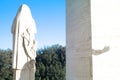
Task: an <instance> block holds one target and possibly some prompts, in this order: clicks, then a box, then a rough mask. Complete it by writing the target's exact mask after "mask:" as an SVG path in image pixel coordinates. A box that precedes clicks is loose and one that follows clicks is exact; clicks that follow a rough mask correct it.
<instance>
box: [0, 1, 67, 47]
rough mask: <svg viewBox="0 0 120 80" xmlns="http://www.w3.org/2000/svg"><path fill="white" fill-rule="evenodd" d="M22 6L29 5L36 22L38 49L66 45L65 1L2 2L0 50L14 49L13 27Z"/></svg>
mask: <svg viewBox="0 0 120 80" xmlns="http://www.w3.org/2000/svg"><path fill="white" fill-rule="evenodd" d="M21 4H27V5H28V6H29V7H30V9H31V12H32V16H33V18H34V19H35V21H36V27H37V34H36V39H37V43H38V44H37V48H43V47H45V46H51V45H53V44H60V45H63V46H64V45H65V17H66V15H65V11H66V10H65V4H66V3H65V0H1V1H0V48H1V49H7V48H10V49H12V34H11V26H12V22H13V19H14V17H15V15H16V13H17V11H18V8H19V7H20V5H21Z"/></svg>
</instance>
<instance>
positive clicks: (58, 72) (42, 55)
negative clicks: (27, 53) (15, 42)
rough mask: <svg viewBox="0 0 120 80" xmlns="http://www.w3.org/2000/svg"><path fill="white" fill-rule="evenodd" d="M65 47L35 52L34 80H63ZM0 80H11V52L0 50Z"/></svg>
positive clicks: (54, 47) (47, 48)
mask: <svg viewBox="0 0 120 80" xmlns="http://www.w3.org/2000/svg"><path fill="white" fill-rule="evenodd" d="M65 66H66V59H65V47H62V46H60V45H53V46H51V47H46V48H44V49H39V50H37V57H36V73H35V80H65V71H66V70H65ZM0 80H13V72H12V50H10V49H7V50H0Z"/></svg>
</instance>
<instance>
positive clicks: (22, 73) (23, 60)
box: [12, 4, 36, 80]
mask: <svg viewBox="0 0 120 80" xmlns="http://www.w3.org/2000/svg"><path fill="white" fill-rule="evenodd" d="M35 33H36V25H35V21H34V19H33V18H32V15H31V11H30V9H29V7H28V6H27V5H25V4H23V5H21V7H20V8H19V10H18V13H17V15H16V17H15V19H14V21H13V25H12V34H13V70H14V75H13V78H14V79H13V80H34V75H35V58H36V47H35V46H36V41H35Z"/></svg>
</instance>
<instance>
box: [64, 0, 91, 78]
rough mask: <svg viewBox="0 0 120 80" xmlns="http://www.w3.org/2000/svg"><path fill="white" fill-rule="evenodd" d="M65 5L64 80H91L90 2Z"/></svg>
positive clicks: (71, 1) (76, 0)
mask: <svg viewBox="0 0 120 80" xmlns="http://www.w3.org/2000/svg"><path fill="white" fill-rule="evenodd" d="M66 3H67V9H66V11H67V12H66V13H67V14H66V26H67V28H66V80H92V51H91V50H92V48H91V20H90V0H67V2H66Z"/></svg>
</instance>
